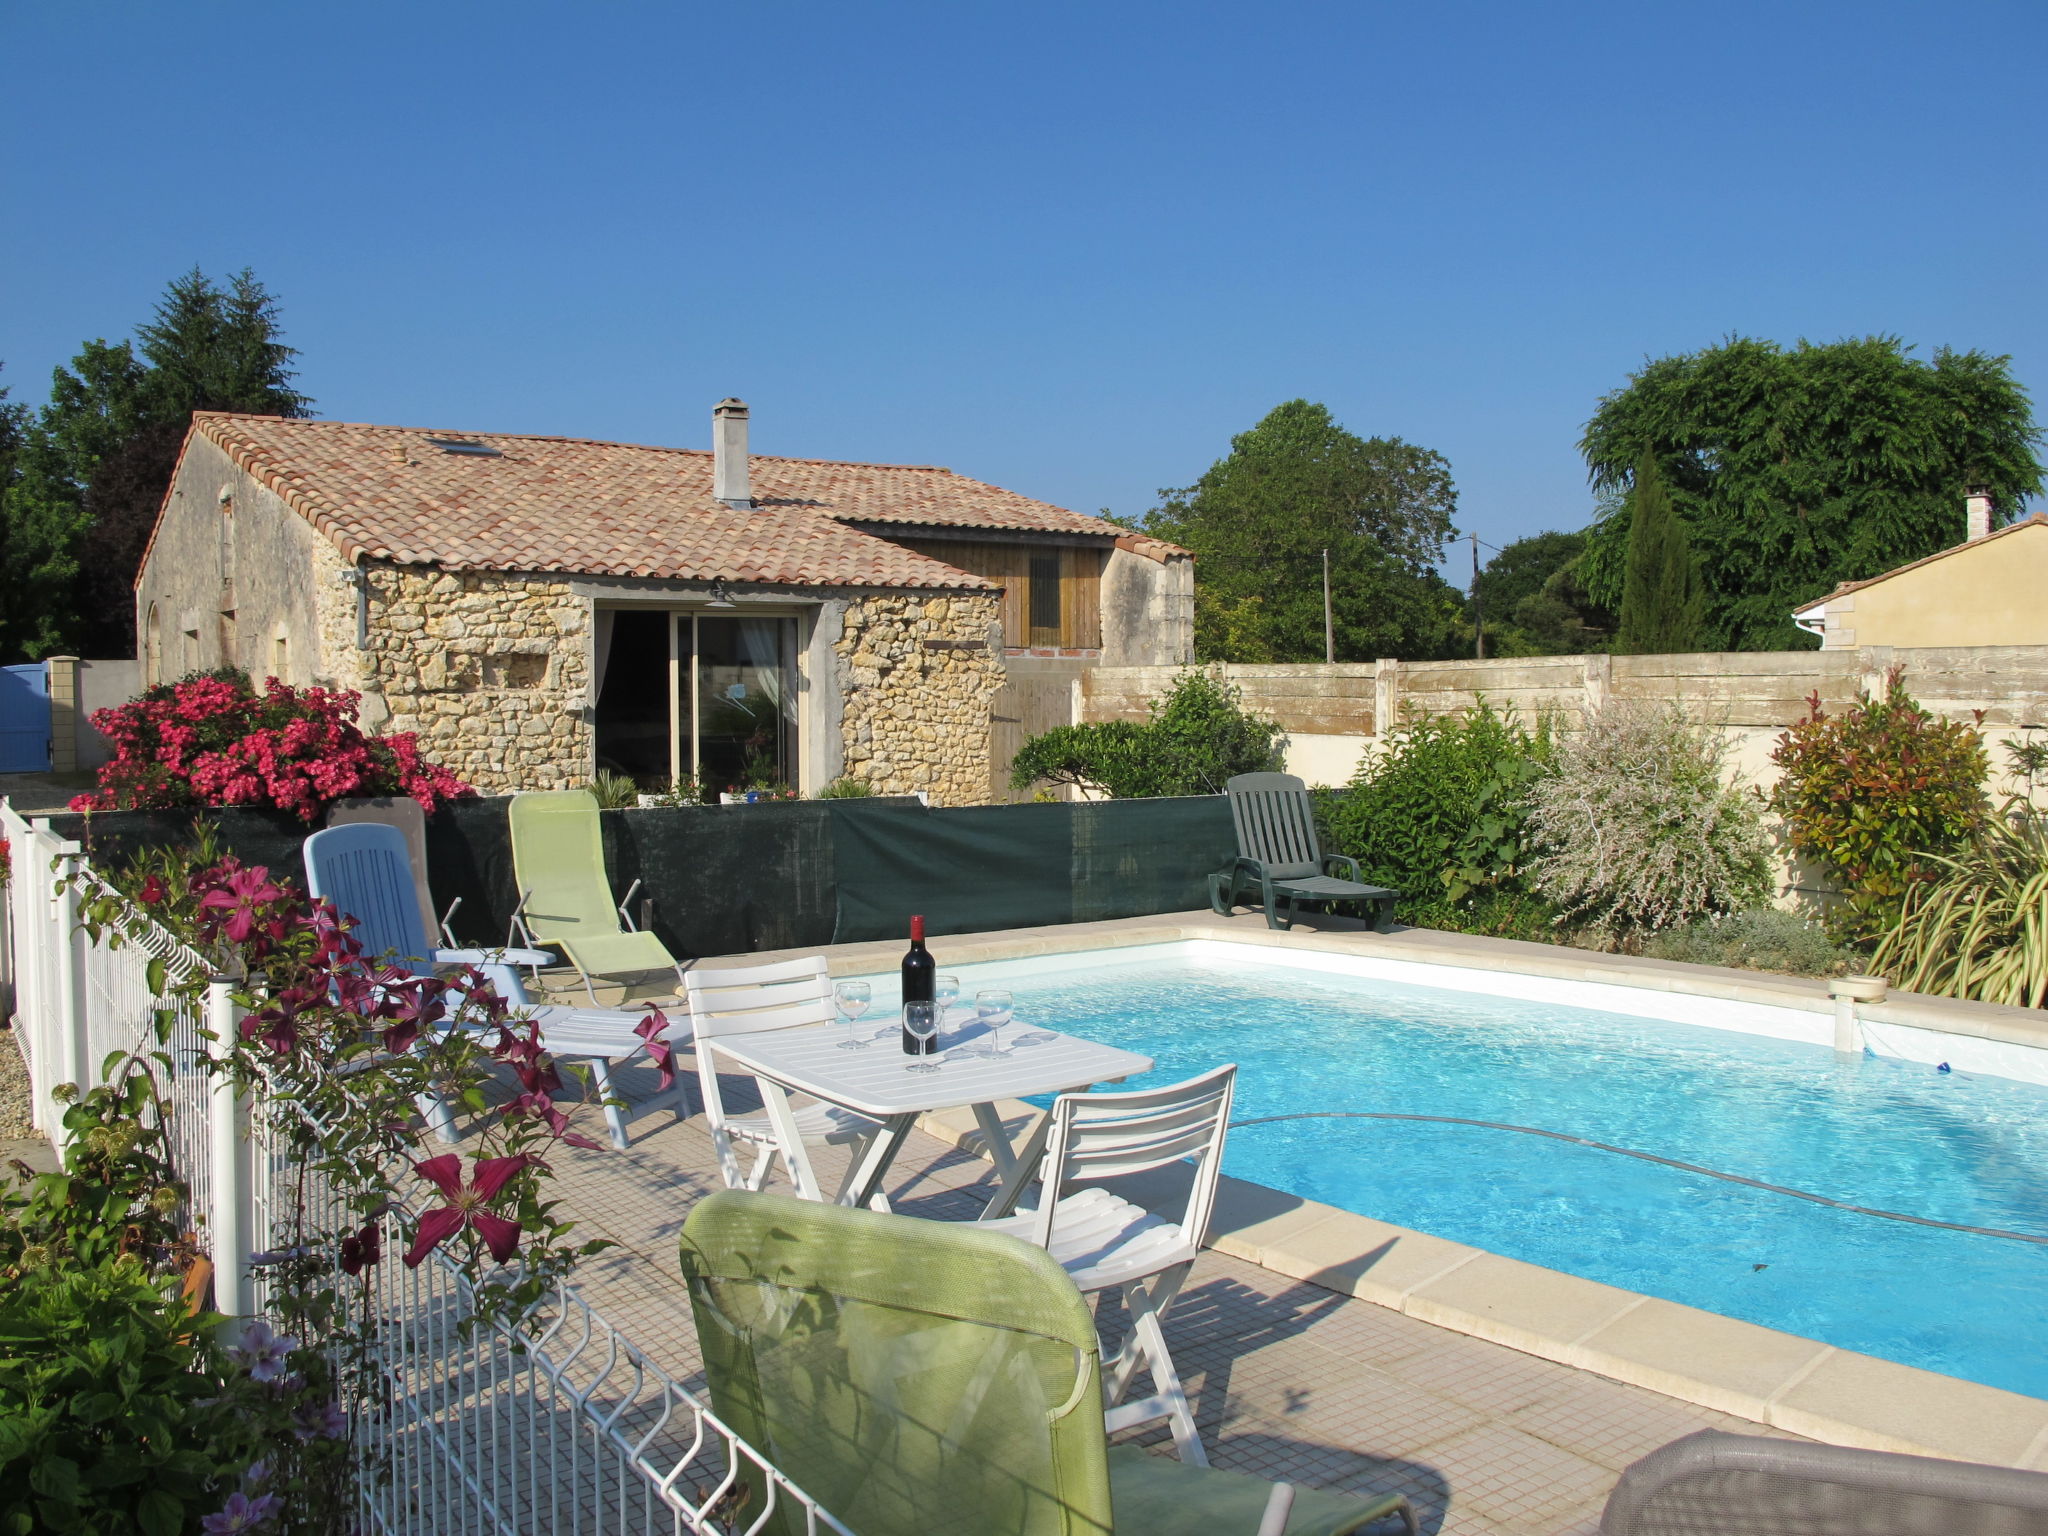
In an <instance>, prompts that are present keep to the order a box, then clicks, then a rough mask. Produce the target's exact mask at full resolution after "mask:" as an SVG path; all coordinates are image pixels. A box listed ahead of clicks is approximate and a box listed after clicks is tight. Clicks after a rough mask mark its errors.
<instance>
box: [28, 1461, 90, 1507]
mask: <svg viewBox="0 0 2048 1536" xmlns="http://www.w3.org/2000/svg"><path fill="white" fill-rule="evenodd" d="M28 1485H29V1487H30V1488H32V1489H33V1490H34V1491H35V1492H37V1493H40V1494H41V1495H42V1496H43V1497H44V1498H46V1499H55V1500H57V1501H58V1502H59V1503H63V1504H76V1503H77V1502H78V1463H76V1462H74V1461H71V1460H69V1459H67V1458H65V1457H63V1456H45V1457H43V1458H42V1459H41V1460H39V1461H37V1462H36V1463H35V1465H34V1466H32V1467H30V1468H29V1469H28Z"/></svg>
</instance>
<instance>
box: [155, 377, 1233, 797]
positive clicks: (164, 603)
mask: <svg viewBox="0 0 2048 1536" xmlns="http://www.w3.org/2000/svg"><path fill="white" fill-rule="evenodd" d="M713 432H714V440H715V445H716V446H715V449H714V451H713V452H702V451H695V450H689V449H677V448H646V447H635V446H632V445H628V444H623V443H602V442H589V441H584V440H581V439H574V438H554V437H520V436H508V435H503V434H496V433H471V432H443V431H426V430H420V429H416V428H407V427H382V426H363V425H356V424H352V423H346V422H327V421H297V420H285V419H282V418H278V417H266V416H240V415H231V414H227V413H212V412H202V413H200V414H198V415H195V416H194V418H193V423H192V430H191V433H190V435H189V436H188V437H187V438H186V441H185V446H184V450H183V452H182V454H181V456H180V458H179V461H178V470H177V474H176V476H175V477H174V478H173V481H172V484H171V489H170V492H169V494H168V495H167V496H166V497H165V499H164V505H163V509H162V511H161V512H160V513H159V515H158V519H157V526H156V530H155V532H154V534H153V535H152V537H151V542H150V548H149V551H148V554H147V555H146V556H145V558H144V560H143V565H142V570H141V573H140V575H139V577H138V578H137V582H136V593H135V600H136V620H137V633H138V634H139V635H140V636H141V637H142V662H143V674H144V679H145V681H147V682H158V681H162V680H165V679H168V678H174V677H178V676H180V675H182V674H184V673H187V672H190V671H193V670H195V669H199V668H205V667H213V666H220V665H223V664H232V665H236V666H240V667H243V668H245V669H247V670H248V671H249V672H250V673H251V674H252V675H253V676H254V677H256V678H258V679H259V680H260V679H261V678H263V677H264V676H266V675H274V676H276V677H279V678H282V679H284V680H286V681H288V682H292V683H295V684H300V685H304V684H320V685H323V686H328V687H341V688H351V689H356V690H358V691H360V692H361V693H362V694H363V714H364V719H365V721H366V723H367V724H369V725H371V726H372V727H375V728H382V729H386V730H409V731H418V732H419V733H420V736H421V739H422V744H423V745H424V746H425V747H426V749H427V750H428V751H429V752H430V753H431V754H432V755H433V756H434V757H435V758H436V759H437V760H438V761H440V762H442V763H445V764H447V765H448V767H450V768H451V769H453V770H454V771H455V772H457V773H459V774H461V775H462V776H463V777H464V778H466V779H467V780H469V782H471V783H473V784H475V785H477V786H478V787H479V788H481V789H485V790H508V789H531V788H546V787H552V786H562V785H573V784H581V783H584V782H586V781H588V780H589V779H590V777H591V776H592V774H593V773H594V772H595V771H596V770H597V769H599V768H610V769H614V770H616V771H619V772H623V773H628V774H631V775H632V776H634V777H635V778H637V779H639V780H640V781H641V782H642V784H643V785H646V786H648V787H650V788H651V787H655V786H658V785H662V784H666V783H667V782H668V780H669V779H670V777H671V776H672V775H675V774H690V773H696V774H697V775H699V776H700V778H701V779H702V780H703V781H704V782H705V783H706V785H707V786H709V787H713V788H719V787H726V786H730V785H734V784H738V783H741V782H744V781H746V780H747V779H749V778H760V779H768V780H780V781H783V782H786V783H789V784H791V785H793V786H795V787H797V788H800V789H802V790H805V791H814V790H817V789H819V788H822V787H823V786H824V785H826V784H829V783H830V782H832V781H833V780H834V779H836V778H839V777H841V776H842V775H850V776H854V777H857V778H862V779H865V780H867V781H868V782H869V783H870V784H872V785H873V786H874V787H875V788H876V789H877V790H879V791H882V792H887V793H906V792H911V791H917V790H922V791H925V792H927V793H928V794H929V795H930V796H931V798H932V799H933V800H934V801H936V802H939V803H943V804H955V805H957V804H972V803H978V802H981V801H985V800H987V799H988V798H990V795H991V791H992V789H993V790H995V791H997V793H998V794H999V795H1000V794H1001V793H1003V792H1005V786H1004V780H1005V779H1006V777H1007V758H1006V756H1005V757H1001V758H1000V759H999V760H992V758H991V714H992V709H991V705H992V703H993V704H994V705H995V706H996V708H995V709H994V711H993V713H994V714H995V715H996V716H997V718H998V720H1008V721H1010V722H1012V723H1014V722H1015V720H1016V719H1017V718H1018V712H1017V711H1015V710H1012V711H1011V712H1009V713H1008V714H1005V711H1004V704H1005V700H1006V699H1009V698H1011V697H1012V696H1013V695H1015V694H1016V692H1017V689H1016V688H1015V687H1013V686H1011V685H1012V678H1011V672H1012V670H1013V669H1015V670H1017V671H1019V672H1028V673H1029V674H1030V681H1031V685H1032V686H1033V687H1034V688H1035V689H1036V690H1037V693H1036V694H1035V695H1034V697H1037V698H1038V699H1039V700H1040V701H1041V705H1042V702H1043V700H1044V699H1046V698H1053V697H1057V698H1058V700H1060V707H1061V709H1062V711H1064V712H1063V713H1061V714H1060V715H1059V718H1058V720H1057V721H1049V722H1047V723H1063V722H1064V720H1066V719H1068V718H1071V714H1070V705H1068V704H1067V703H1066V701H1067V700H1069V699H1070V698H1071V697H1072V695H1073V693H1074V687H1073V685H1074V681H1075V680H1076V679H1078V678H1079V676H1080V675H1081V673H1082V672H1084V671H1085V670H1086V669H1088V668H1089V667H1092V666H1095V665H1097V664H1107V665H1118V666H1123V665H1134V664H1154V665H1158V664H1172V663H1181V662H1185V661H1187V660H1189V659H1190V657H1191V656H1192V654H1193V628H1194V626H1193V606H1194V599H1193V586H1194V580H1193V568H1192V561H1191V557H1190V556H1189V555H1188V554H1187V552H1186V551H1185V550H1181V549H1178V548H1175V547H1174V546H1172V545H1167V544H1161V543H1159V542H1157V541H1156V540H1151V539H1145V538H1141V537H1139V536H1136V535H1133V534H1130V533H1128V532H1127V531H1125V530H1123V529H1120V528H1118V527H1117V526H1115V525H1114V524H1111V523H1107V522H1104V521H1103V520H1102V519H1100V518H1095V517H1087V516H1083V515H1081V514H1079V513H1075V512H1069V511H1066V510H1065V509H1063V508H1060V507H1055V506H1050V505H1048V504H1046V503H1045V502H1040V501H1032V500H1030V499H1029V498H1027V497H1024V496H1019V495H1016V494H1015V493H1013V492H1010V491H1005V490H1001V489H999V488H998V487H996V486H992V485H985V484H983V483H981V482H980V481H977V480H970V479H968V478H966V477H965V476H963V475H956V474H954V473H953V472H952V471H950V470H945V469H932V468H920V467H915V466H905V465H889V464H842V463H833V462H826V461H821V460H812V459H782V458H765V457H751V456H750V455H749V454H748V451H747V408H746V407H745V406H744V405H742V404H741V403H740V402H738V401H736V400H728V401H725V402H723V403H722V404H721V405H720V406H719V407H718V408H717V410H716V411H715V412H714V422H713ZM1048 680H1050V682H1051V684H1052V685H1053V686H1052V688H1051V691H1050V692H1048ZM999 745H1001V746H1013V745H1014V743H1013V742H1009V743H1001V744H999Z"/></svg>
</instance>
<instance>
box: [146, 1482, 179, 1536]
mask: <svg viewBox="0 0 2048 1536" xmlns="http://www.w3.org/2000/svg"><path fill="white" fill-rule="evenodd" d="M135 1518H136V1520H137V1521H138V1522H139V1523H140V1525H141V1527H142V1532H143V1536H178V1533H179V1532H180V1531H182V1530H184V1528H185V1505H184V1502H183V1501H182V1500H180V1499H178V1498H176V1497H174V1496H173V1495H171V1494H168V1493H166V1492H164V1490H163V1489H161V1488H152V1489H150V1490H149V1491H148V1492H147V1493H145V1494H143V1496H142V1497H141V1498H140V1499H138V1500H137V1501H136V1504H135Z"/></svg>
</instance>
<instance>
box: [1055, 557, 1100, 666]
mask: <svg viewBox="0 0 2048 1536" xmlns="http://www.w3.org/2000/svg"><path fill="white" fill-rule="evenodd" d="M1104 557H1105V551H1103V550H1099V549H1083V548H1081V547H1079V546H1078V545H1074V544H1069V545H1068V546H1067V548H1066V552H1065V558H1064V559H1063V560H1062V561H1061V564H1060V617H1061V619H1062V620H1063V623H1062V625H1061V638H1060V644H1061V645H1063V646H1079V647H1081V648H1082V649H1084V650H1091V651H1092V650H1096V649H1099V648H1100V647H1101V645H1102V609H1101V599H1102V563H1103V559H1104Z"/></svg>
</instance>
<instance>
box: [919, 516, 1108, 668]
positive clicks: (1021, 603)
mask: <svg viewBox="0 0 2048 1536" xmlns="http://www.w3.org/2000/svg"><path fill="white" fill-rule="evenodd" d="M895 542H896V543H899V544H901V545H902V546H903V547H904V548H905V549H910V550H915V551H916V552H917V553H918V554H920V555H929V556H931V558H932V559H934V560H943V561H945V562H946V564H948V565H950V566H952V567H953V568H954V569H955V570H960V571H969V572H971V573H973V574H974V575H976V576H986V577H987V578H988V579H989V580H990V581H999V582H1001V583H1002V584H1003V644H1005V645H1009V646H1019V647H1022V646H1028V645H1033V644H1037V645H1058V646H1062V647H1066V648H1069V649H1072V648H1083V649H1088V650H1094V649H1096V648H1097V647H1099V646H1100V645H1101V644H1102V611H1101V607H1100V602H1101V591H1102V563H1103V558H1104V552H1103V551H1102V550H1099V549H1088V548H1083V547H1080V546H1077V545H1072V544H1066V545H1059V544H1053V545H1046V544H998V543H995V542H993V541H989V542H984V541H982V540H978V539H976V540H969V539H898V540H896V541H895ZM1048 554H1051V555H1056V556H1057V557H1058V559H1059V562H1060V567H1059V569H1060V628H1059V631H1058V635H1057V637H1056V638H1055V637H1054V636H1052V635H1049V634H1041V635H1040V636H1039V637H1038V638H1036V639H1034V638H1033V634H1032V630H1031V557H1032V556H1033V555H1038V556H1040V557H1043V556H1045V555H1048Z"/></svg>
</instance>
